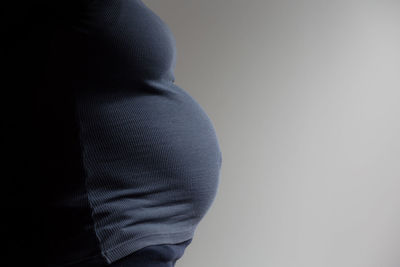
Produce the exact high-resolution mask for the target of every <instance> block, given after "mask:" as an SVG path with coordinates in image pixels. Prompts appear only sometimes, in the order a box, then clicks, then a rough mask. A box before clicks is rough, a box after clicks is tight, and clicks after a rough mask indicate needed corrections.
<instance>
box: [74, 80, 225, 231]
mask: <svg viewBox="0 0 400 267" xmlns="http://www.w3.org/2000/svg"><path fill="white" fill-rule="evenodd" d="M77 100H78V102H77V104H78V105H77V111H78V115H79V116H78V118H79V123H80V136H81V145H82V153H83V163H84V166H85V168H86V172H87V179H88V180H87V186H88V189H89V190H91V192H92V194H93V195H92V198H93V201H94V204H96V203H97V204H98V205H106V204H107V205H109V206H110V205H111V206H112V205H113V204H112V203H113V202H115V203H117V202H118V201H120V200H124V201H129V203H130V204H129V207H130V208H131V209H135V208H136V209H143V208H156V209H158V212H157V213H154V214H156V215H157V217H159V216H161V217H162V216H166V217H171V216H178V217H180V218H184V217H187V218H188V219H189V218H192V219H194V220H200V219H201V218H202V217H203V216H204V215H205V213H206V212H207V210H208V209H209V207H210V205H211V204H212V202H213V200H214V198H215V195H216V192H217V187H218V182H219V171H220V166H221V151H220V147H219V144H218V140H217V137H216V134H215V129H214V127H213V124H212V122H211V120H210V118H209V117H208V116H207V115H206V113H205V112H204V110H203V109H202V108H201V107H200V105H199V104H198V103H197V102H196V101H195V100H194V99H193V98H192V97H191V96H190V95H189V94H188V93H186V92H185V91H184V90H182V89H181V88H179V87H178V86H176V85H174V84H172V83H169V84H166V83H165V82H156V81H147V82H146V83H143V84H141V85H140V87H138V88H137V90H135V91H125V92H122V91H121V90H120V91H118V92H108V93H98V94H96V95H94V94H87V95H86V96H85V95H83V94H81V95H80V96H79V97H78V99H77ZM111 206H110V207H111ZM166 206H168V207H169V208H168V209H166V208H165V207H166ZM162 207H164V208H163V209H160V208H162ZM171 207H172V209H171ZM174 207H175V208H176V209H174ZM167 210H168V212H167ZM173 210H175V213H173V214H171V211H173ZM164 211H165V213H163V212H164ZM110 212H111V210H110ZM148 214H150V213H147V215H143V216H144V217H142V218H141V217H140V213H138V212H136V213H135V218H136V222H135V223H136V224H138V223H140V220H141V219H143V220H144V221H145V220H146V221H147V220H149V219H151V218H147V217H145V216H148Z"/></svg>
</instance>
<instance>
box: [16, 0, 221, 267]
mask: <svg viewBox="0 0 400 267" xmlns="http://www.w3.org/2000/svg"><path fill="white" fill-rule="evenodd" d="M30 8H31V9H30V10H28V12H26V14H28V15H26V16H27V17H25V19H24V20H21V21H20V23H19V26H18V27H19V28H25V29H26V33H24V34H25V35H24V36H23V37H22V36H20V37H19V38H20V39H19V41H18V46H16V47H15V48H14V47H13V46H12V45H10V46H9V47H8V51H9V52H10V53H16V54H18V53H19V51H18V50H17V47H21V48H22V47H23V49H24V52H23V56H20V57H16V58H18V59H20V60H22V62H23V60H26V61H27V62H26V64H25V66H28V67H30V69H21V68H19V69H18V75H17V74H15V75H14V76H16V77H17V76H18V77H20V78H21V79H23V77H34V79H32V80H31V81H30V84H29V85H27V86H26V87H18V88H17V89H16V90H21V91H24V90H27V91H30V92H34V93H33V94H34V99H33V102H34V104H33V106H34V107H33V108H32V109H30V110H29V111H27V112H26V115H29V114H28V113H29V112H31V113H32V120H31V121H32V124H33V125H34V127H33V128H32V129H34V130H32V131H31V134H32V136H35V139H34V140H32V142H34V143H35V145H32V147H33V148H32V150H29V153H30V154H29V155H32V156H31V160H32V166H34V167H33V168H32V174H33V173H34V174H35V176H38V177H39V178H38V179H37V180H36V182H37V183H38V184H40V187H39V186H35V188H36V190H37V191H36V192H37V194H35V197H33V198H32V201H33V199H36V198H37V199H39V202H37V203H40V204H42V206H41V207H37V209H36V210H35V212H36V211H37V212H38V214H40V215H38V216H37V217H40V220H41V221H40V222H36V223H35V225H36V226H37V227H36V228H35V229H39V230H40V231H41V233H43V234H42V236H43V238H44V243H43V244H42V243H41V242H39V241H38V240H36V241H37V242H36V241H34V240H31V242H32V244H33V245H32V246H38V247H40V249H42V248H43V249H45V254H46V255H45V257H44V258H46V266H68V265H69V264H72V263H77V262H80V261H84V260H87V259H89V258H94V257H98V256H101V257H103V258H104V260H105V262H107V263H109V264H110V263H113V262H115V261H117V260H118V259H121V258H123V257H125V256H127V255H129V254H131V253H133V252H135V251H137V250H139V249H141V248H143V247H146V246H150V245H157V244H174V243H180V242H183V241H186V240H189V239H191V238H193V236H194V232H195V229H196V227H197V225H198V223H199V222H200V220H201V219H202V218H203V217H204V216H205V214H206V213H207V211H208V209H209V208H210V206H211V204H212V203H213V201H214V199H215V196H216V193H217V189H218V184H219V173H220V168H221V163H222V153H221V150H220V147H219V143H218V139H217V136H216V132H215V129H214V127H213V124H212V122H211V120H210V118H209V117H208V116H207V114H206V113H205V111H204V110H203V108H202V107H201V106H200V105H199V104H198V103H197V102H196V100H195V99H193V98H192V97H191V96H190V95H189V94H188V93H187V92H186V91H185V90H184V89H182V88H180V87H179V86H177V85H176V84H175V83H174V82H175V77H174V73H173V71H174V68H175V64H176V46H175V39H174V37H173V35H172V33H171V31H170V29H169V28H168V26H167V25H166V24H165V23H164V22H163V21H162V20H161V19H160V18H159V17H158V16H157V15H156V14H155V13H154V12H153V11H152V10H150V9H149V8H148V7H147V6H145V5H144V4H143V2H142V1H140V0H112V1H110V0H68V1H67V0H65V1H48V0H47V1H38V4H37V5H36V6H34V7H32V6H31V7H30ZM18 27H16V28H15V29H18ZM14 34H15V35H18V34H16V33H14ZM10 36H12V35H10ZM12 61H13V60H10V62H12ZM29 72H33V73H34V75H32V74H31V73H29ZM14 76H13V77H14ZM16 82H18V81H16ZM21 85H22V83H21ZM30 100H31V101H32V98H31V99H30ZM24 116H25V115H24ZM10 121H11V120H10ZM10 137H11V134H10ZM28 142H29V141H26V143H28ZM11 150H12V148H10V151H11ZM14 165H16V164H14ZM33 170H34V172H33ZM27 177H29V175H25V174H24V175H23V176H22V175H21V176H20V177H18V179H28V178H27ZM28 184H29V183H27V184H26V185H28ZM30 184H31V185H32V184H34V183H33V182H32V181H31V183H30ZM26 191H29V190H28V189H26ZM32 195H34V194H33V193H32ZM21 202H24V200H22V201H21ZM25 203H26V201H25ZM32 210H33V208H32V209H31V211H32ZM21 216H22V215H21ZM25 219H26V218H25ZM27 223H28V222H27V221H25V225H26V224H27ZM10 227H11V226H10ZM39 230H38V231H39ZM13 231H17V230H13ZM10 239H11V238H10ZM35 242H36V243H35ZM42 245H43V246H42ZM39 258H40V257H39Z"/></svg>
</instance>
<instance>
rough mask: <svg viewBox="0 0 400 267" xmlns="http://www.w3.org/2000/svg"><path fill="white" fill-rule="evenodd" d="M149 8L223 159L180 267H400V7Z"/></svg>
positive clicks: (254, 4)
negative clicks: (164, 30) (172, 46)
mask: <svg viewBox="0 0 400 267" xmlns="http://www.w3.org/2000/svg"><path fill="white" fill-rule="evenodd" d="M143 2H144V3H146V5H148V6H149V7H150V8H151V9H153V11H155V12H156V13H157V14H158V15H159V16H160V17H161V18H162V19H163V20H164V21H165V22H166V23H167V24H168V25H169V27H170V28H171V30H172V31H173V33H174V36H175V38H176V41H177V67H176V71H175V75H176V81H175V83H176V84H177V85H179V86H180V87H182V88H183V89H185V90H186V91H187V92H189V93H190V94H191V95H192V96H193V97H194V98H195V99H196V100H197V101H198V102H199V103H200V104H201V105H202V106H203V107H204V109H205V110H206V112H207V113H208V115H209V117H210V118H211V119H212V121H213V122H214V124H215V128H216V131H217V134H218V136H219V140H220V144H221V149H222V153H223V166H222V170H221V178H220V179H221V181H220V186H219V191H218V195H217V197H216V199H215V202H214V204H213V206H212V207H211V209H210V210H209V212H208V214H207V215H206V216H205V217H204V219H203V221H202V222H201V223H200V225H199V226H198V228H197V231H196V234H195V238H194V239H193V242H192V244H191V245H190V246H189V247H188V248H187V249H186V252H185V254H184V256H183V257H182V258H181V259H180V260H179V261H178V262H177V264H176V266H177V267H186V266H187V267H189V266H190V267H204V266H207V267H243V266H252V267H253V266H257V267H258V266H263V267H264V266H266V267H303V266H304V267H330V266H332V267H338V266H340V267H378V266H379V267H398V266H400V195H399V192H400V164H399V163H400V119H399V115H400V106H399V100H400V1H385V0H380V1H368V0H365V1H352V0H345V1H344V0H343V1H322V0H321V1H305V0H292V1H288V0H275V1H267V0H143Z"/></svg>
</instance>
